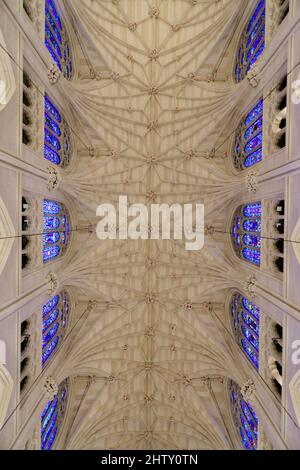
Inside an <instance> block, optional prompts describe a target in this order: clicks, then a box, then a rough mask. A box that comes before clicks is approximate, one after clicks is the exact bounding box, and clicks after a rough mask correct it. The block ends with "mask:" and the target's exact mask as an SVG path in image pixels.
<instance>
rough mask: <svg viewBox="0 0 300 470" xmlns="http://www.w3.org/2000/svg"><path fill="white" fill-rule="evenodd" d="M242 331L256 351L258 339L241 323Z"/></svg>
mask: <svg viewBox="0 0 300 470" xmlns="http://www.w3.org/2000/svg"><path fill="white" fill-rule="evenodd" d="M242 332H243V333H244V336H245V338H246V339H247V340H248V341H249V343H250V344H251V345H252V346H254V347H255V349H256V351H258V349H259V342H258V339H257V338H256V337H255V336H254V335H253V334H252V332H251V330H249V328H247V327H246V326H245V325H243V326H242Z"/></svg>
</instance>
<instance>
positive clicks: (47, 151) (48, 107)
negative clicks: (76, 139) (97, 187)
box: [44, 95, 72, 168]
mask: <svg viewBox="0 0 300 470" xmlns="http://www.w3.org/2000/svg"><path fill="white" fill-rule="evenodd" d="M44 105H45V141H44V157H45V158H46V160H49V161H50V162H51V163H53V164H54V165H59V166H61V167H63V168H66V167H67V166H68V165H69V163H70V159H71V152H72V143H71V134H70V129H69V127H68V124H67V123H66V121H65V120H64V119H63V117H62V115H61V113H60V111H59V110H58V109H57V107H56V106H55V105H54V104H53V102H52V101H51V100H50V98H49V96H48V95H45V99H44Z"/></svg>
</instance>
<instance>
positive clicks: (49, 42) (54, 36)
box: [45, 0, 73, 79]
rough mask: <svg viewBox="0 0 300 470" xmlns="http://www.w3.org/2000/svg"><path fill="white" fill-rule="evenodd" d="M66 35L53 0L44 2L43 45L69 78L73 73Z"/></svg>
mask: <svg viewBox="0 0 300 470" xmlns="http://www.w3.org/2000/svg"><path fill="white" fill-rule="evenodd" d="M68 44H69V42H68V35H67V31H66V29H65V27H64V26H63V24H62V21H61V18H60V15H59V13H58V10H57V8H56V6H55V3H54V2H53V1H48V0H47V1H46V2H45V45H46V47H47V49H48V51H49V53H50V54H51V56H52V58H53V60H54V61H55V63H56V64H57V65H58V67H59V69H60V70H61V71H62V72H63V75H64V77H65V78H67V79H70V78H71V77H72V73H73V66H72V60H71V51H70V48H69V45H68Z"/></svg>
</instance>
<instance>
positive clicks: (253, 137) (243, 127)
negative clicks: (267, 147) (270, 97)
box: [233, 99, 263, 170]
mask: <svg viewBox="0 0 300 470" xmlns="http://www.w3.org/2000/svg"><path fill="white" fill-rule="evenodd" d="M262 142H263V99H261V100H259V102H258V103H257V104H256V105H255V106H254V107H253V108H252V109H251V111H250V112H249V113H248V114H247V116H246V118H244V119H243V120H242V122H241V123H240V126H239V128H238V130H237V132H236V136H235V142H234V147H233V160H234V165H235V166H236V168H237V169H239V170H241V169H244V168H249V167H250V166H252V165H255V164H256V163H258V162H260V161H261V160H262Z"/></svg>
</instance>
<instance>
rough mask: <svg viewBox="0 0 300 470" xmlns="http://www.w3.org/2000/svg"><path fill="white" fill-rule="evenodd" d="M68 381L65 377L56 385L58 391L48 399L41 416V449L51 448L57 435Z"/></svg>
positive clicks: (64, 407)
mask: <svg viewBox="0 0 300 470" xmlns="http://www.w3.org/2000/svg"><path fill="white" fill-rule="evenodd" d="M68 387H69V381H68V379H65V380H64V381H63V382H61V383H60V385H59V387H58V393H57V395H56V396H55V398H54V399H53V400H52V401H49V402H48V403H47V405H46V407H45V409H44V411H43V413H42V416H41V449H42V450H51V449H52V447H53V444H54V442H55V438H56V436H57V435H58V433H59V431H60V428H61V425H62V422H63V418H64V414H65V411H66V403H67V399H68Z"/></svg>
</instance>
